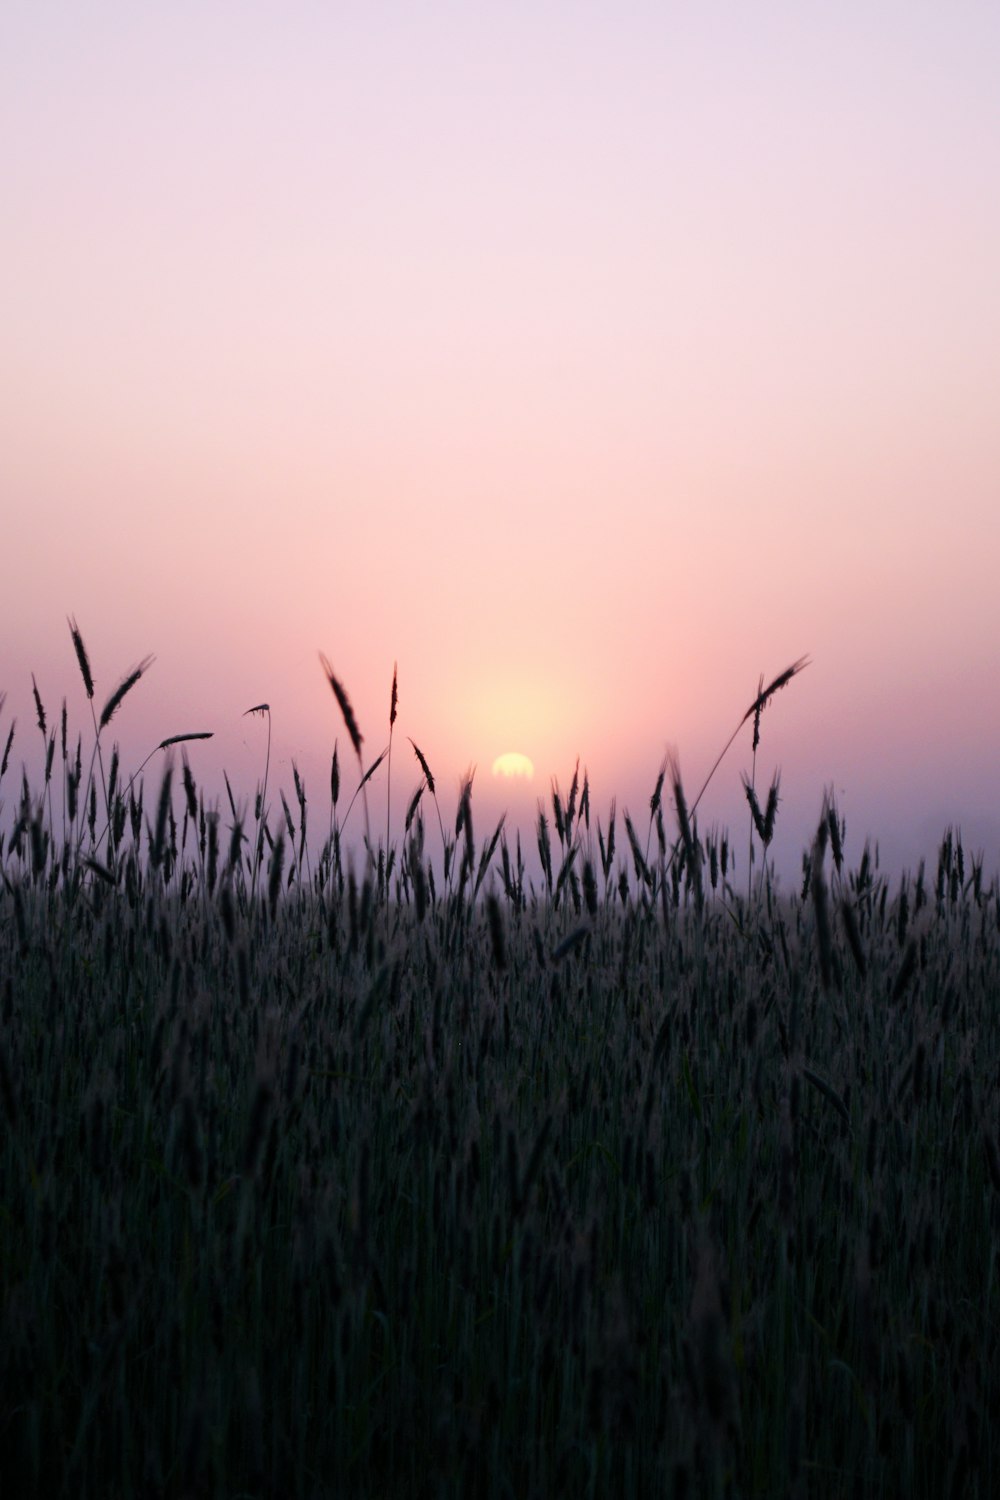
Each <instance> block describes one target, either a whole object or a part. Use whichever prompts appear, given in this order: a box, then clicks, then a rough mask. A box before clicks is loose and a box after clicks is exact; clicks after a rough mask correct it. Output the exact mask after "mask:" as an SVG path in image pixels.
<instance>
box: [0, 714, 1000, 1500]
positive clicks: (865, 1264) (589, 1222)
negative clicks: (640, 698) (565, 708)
mask: <svg viewBox="0 0 1000 1500" xmlns="http://www.w3.org/2000/svg"><path fill="white" fill-rule="evenodd" d="M43 733H44V731H43ZM66 760H67V761H68V763H69V764H70V766H71V767H72V764H73V757H72V753H70V754H69V755H68V756H67V757H66ZM425 769H428V768H426V767H425ZM77 774H78V775H79V770H78V771H77ZM97 780H98V781H99V784H100V787H101V791H100V794H99V796H100V799H101V803H103V798H104V794H105V792H107V791H108V785H107V780H106V779H101V778H100V777H98V778H97ZM181 781H182V784H181V785H179V786H177V787H176V788H174V786H173V784H172V780H171V777H170V775H169V774H168V775H167V776H166V777H165V778H164V781H163V785H162V787H161V790H160V794H159V796H158V797H157V798H156V800H155V805H154V806H152V807H150V808H148V809H147V810H146V811H145V812H142V811H140V810H139V804H138V791H137V788H136V787H134V786H133V787H131V788H129V789H127V790H124V791H123V790H122V789H121V788H120V786H118V787H116V786H112V787H111V788H110V796H109V798H108V811H109V812H110V814H111V819H110V842H108V841H105V842H103V843H102V842H101V840H100V833H101V822H102V819H101V817H100V816H99V813H98V812H97V810H96V808H97V807H98V806H99V805H100V804H99V803H97V801H96V799H89V801H88V799H87V797H86V796H85V789H84V788H81V789H80V792H81V795H80V796H79V798H78V799H77V802H76V804H75V805H74V807H73V808H72V809H69V811H67V810H66V809H65V807H64V810H63V814H62V819H63V831H62V833H61V834H60V833H59V832H58V826H57V819H56V818H55V817H54V816H53V809H52V803H51V801H50V800H49V799H47V797H46V795H45V791H44V790H43V792H42V793H41V794H39V795H37V796H35V795H32V794H31V793H29V792H28V790H27V788H22V795H21V799H20V803H19V805H20V809H21V811H20V815H19V816H18V817H17V819H16V821H15V825H14V828H13V832H12V834H11V835H10V837H8V838H6V839H5V842H4V844H3V847H2V851H0V852H2V861H0V868H2V872H3V882H2V888H0V1018H2V1029H0V1107H2V1113H3V1132H2V1136H0V1273H2V1322H0V1491H2V1493H3V1494H4V1495H11V1496H15V1495H16V1496H26V1495H33V1494H38V1495H46V1496H57V1495H69V1496H74V1497H84V1496H95V1497H98V1496H101V1497H106V1496H127V1495H128V1496H141V1497H147V1496H153V1497H155V1496H160V1495H163V1496H174V1495H177V1496H182V1495H191V1496H206V1497H219V1500H222V1497H233V1500H235V1497H237V1496H270V1495H275V1496H277V1495H283V1496H284V1495H287V1496H303V1497H314V1496H325V1495H338V1496H340V1495H342V1496H352V1497H366V1496H370V1497H373V1500H374V1497H379V1496H404V1495H405V1496H427V1497H432V1496H466V1495H477V1496H478V1495H482V1496H492V1497H497V1500H499V1497H510V1496H517V1497H522V1496H539V1497H544V1496H550V1495H567V1496H587V1495H590V1496H605V1495H616V1494H623V1495H624V1494H630V1495H631V1494H634V1495H651V1496H652V1495H656V1496H671V1495H691V1496H701V1495H706V1496H716V1495H719V1496H721V1495H734V1496H737V1495H739V1496H785V1495H796V1494H800V1495H807V1494H808V1495H818V1496H827V1495H829V1496H840V1495H843V1496H845V1497H853V1496H856V1495H876V1494H877V1495H914V1496H927V1497H935V1500H938V1497H941V1496H947V1495H954V1496H959V1495H963V1496H964V1495H969V1496H978V1497H982V1500H986V1497H988V1496H992V1495H994V1494H996V1493H997V1492H998V1489H1000V1451H998V1442H1000V1440H998V1437H997V1432H998V1430H1000V1429H998V1428H997V1425H996V1421H995V1419H996V1417H997V1415H998V1410H1000V1297H998V1290H997V1248H998V1235H1000V1160H998V1153H997V1133H998V1123H1000V1122H998V1086H1000V999H998V997H1000V897H998V894H997V890H996V889H995V887H993V886H990V887H989V888H987V887H986V885H985V883H984V881H983V878H982V873H981V870H980V868H979V866H978V865H975V864H973V863H972V862H971V861H968V860H967V858H966V855H965V852H964V851H963V849H962V846H961V843H960V841H958V840H955V839H952V838H950V837H949V838H947V839H946V840H945V842H944V844H943V846H942V849H941V853H940V858H939V862H938V866H937V869H936V871H931V872H930V873H929V874H928V875H927V876H926V877H925V875H924V873H923V872H922V871H921V872H920V873H919V875H918V876H917V877H916V878H910V879H908V878H903V879H902V880H901V881H898V882H894V883H893V884H892V886H890V885H889V883H888V882H887V881H886V880H885V878H884V877H883V875H882V874H881V873H880V872H879V870H878V869H877V867H876V863H875V861H874V860H873V859H872V858H871V857H870V856H869V854H868V852H867V851H866V853H865V856H864V858H863V860H862V862H861V865H860V867H858V868H857V869H855V870H853V871H849V870H848V867H847V865H846V863H845V862H844V859H843V850H842V841H841V835H842V828H841V826H840V825H839V823H838V820H837V816H836V812H835V810H834V809H833V808H832V807H825V808H824V812H823V817H822V819H821V820H820V822H819V827H818V833H817V838H816V842H815V844H814V846H813V848H812V849H811V850H810V851H809V852H808V854H807V856H806V858H805V860H804V871H803V875H804V879H803V890H802V892H801V893H796V894H795V895H794V896H788V897H786V898H782V899H779V898H778V896H777V894H776V892H775V890H774V889H773V887H772V883H771V881H770V880H769V879H768V878H767V875H766V873H764V875H763V878H761V879H760V881H759V882H758V881H757V880H755V882H754V885H753V887H752V892H751V896H750V897H749V898H748V895H747V892H746V890H744V889H741V890H740V891H739V892H737V891H735V890H734V889H733V884H732V882H733V880H734V875H733V870H732V867H731V863H730V858H729V851H728V848H727V846H726V845H725V844H720V843H718V842H713V841H712V840H705V839H702V838H700V837H699V836H698V834H697V829H696V828H695V827H693V826H692V823H691V820H690V819H689V818H688V815H687V813H686V811H685V809H684V803H683V792H682V789H681V788H680V783H679V778H677V779H676V780H674V783H673V788H672V789H673V792H674V802H675V807H676V809H677V812H678V816H679V819H680V835H679V837H678V841H677V844H676V845H675V846H673V847H668V844H667V840H666V838H665V837H664V836H662V835H661V834H659V833H657V834H656V836H655V839H654V840H648V839H647V841H646V843H645V847H644V844H643V839H642V837H641V836H640V835H639V834H637V833H636V830H635V828H634V827H633V826H632V824H631V821H630V822H629V824H628V825H627V828H626V830H625V838H624V839H623V841H622V842H623V843H625V847H626V849H627V863H628V873H627V875H624V876H622V874H621V870H623V869H624V868H625V867H624V866H622V865H620V862H619V860H618V857H617V855H616V853H615V849H614V835H613V833H612V828H613V826H614V825H613V823H612V822H610V821H609V823H608V824H606V825H604V826H602V827H600V828H598V826H597V821H596V818H595V819H593V827H592V826H591V821H592V820H591V812H590V807H589V801H586V800H584V798H583V796H582V795H581V794H580V788H579V784H578V783H577V782H576V779H574V788H573V789H572V790H571V792H570V794H569V795H568V796H566V797H565V798H561V797H559V796H558V794H556V796H555V798H554V803H553V809H552V812H553V816H552V826H551V834H550V831H549V825H548V824H547V823H545V824H543V825H541V826H540V828H539V834H540V842H541V845H542V849H541V861H542V866H543V869H544V870H545V874H544V875H543V879H542V887H543V888H542V890H541V892H540V893H539V894H538V895H537V896H536V894H535V893H534V891H533V890H532V889H531V887H530V886H528V885H526V883H525V880H524V873H523V868H522V866H521V864H520V861H519V858H518V850H517V847H516V845H515V847H514V849H513V850H510V849H509V848H508V847H507V845H506V841H505V839H504V836H503V830H502V829H501V830H499V831H498V832H497V833H496V834H495V835H491V836H490V837H489V838H488V839H486V840H485V841H484V842H483V844H482V845H481V846H480V845H478V844H477V842H476V839H475V837H474V835H473V831H472V807H471V792H470V794H469V795H468V796H467V797H464V798H463V801H462V804H460V808H459V818H458V828H457V831H456V837H455V838H454V839H453V840H451V839H449V838H448V837H447V836H446V835H445V832H444V826H443V824H442V825H441V829H440V832H441V838H442V841H443V842H442V844H441V845H438V846H436V854H437V855H438V856H439V857H437V858H436V859H434V858H432V857H431V855H430V854H429V853H428V852H427V851H425V849H424V835H423V824H422V820H421V817H420V809H419V808H417V809H414V812H413V815H412V816H411V818H410V822H409V827H408V830H407V834H406V838H405V841H404V843H403V845H402V847H401V852H400V855H399V857H398V859H396V858H393V857H390V860H389V864H388V870H387V869H386V863H385V861H384V859H382V858H381V857H380V856H379V854H378V852H377V845H376V852H374V853H373V854H372V855H371V857H370V858H369V861H368V865H367V867H366V868H360V869H359V870H358V872H357V876H356V877H355V876H354V875H352V874H351V872H350V870H349V869H348V868H347V866H346V861H345V860H342V858H341V854H340V845H339V841H338V839H337V837H336V827H335V829H334V837H333V838H332V840H330V841H329V842H328V843H327V845H326V848H325V850H324V852H323V854H322V855H321V856H320V857H319V859H318V861H317V866H316V868H314V869H309V867H308V863H307V859H306V855H305V848H306V845H305V840H304V837H301V835H302V833H303V829H302V826H301V823H302V822H304V819H305V804H304V800H303V802H302V803H301V804H300V806H299V808H298V810H297V816H296V817H295V818H293V816H292V811H291V809H290V808H289V807H288V806H287V804H286V805H285V806H284V808H283V811H282V814H281V823H282V828H281V832H280V833H279V832H278V831H277V829H274V830H269V831H268V832H267V834H266V836H265V833H264V831H263V826H262V825H263V823H264V820H265V818H266V812H265V815H264V818H262V817H258V818H257V819H256V820H255V821H252V823H251V836H250V838H249V840H248V839H247V838H246V837H245V836H244V835H243V834H242V829H241V826H240V820H239V818H238V817H237V816H236V810H235V807H234V808H233V810H232V811H233V821H232V824H231V825H229V826H228V828H227V827H225V826H224V827H222V828H220V826H219V818H218V815H217V814H216V813H206V811H205V808H204V804H203V803H202V801H201V798H200V797H199V796H198V794H197V790H196V787H195V785H194V781H193V778H192V776H191V773H190V772H189V771H188V770H187V769H186V767H185V772H184V775H183V778H181ZM429 790H430V791H431V792H433V782H431V783H430V787H429ZM661 790H662V778H661V781H660V783H659V785H658V788H657V791H656V793H655V795H654V801H655V803H656V806H655V807H654V808H653V809H652V813H651V818H650V831H651V832H652V831H653V830H655V829H656V828H657V825H658V824H659V827H660V828H661V829H662V808H661V806H660V792H661ZM175 791H176V797H175V795H174V793H175ZM175 801H176V804H177V805H176V807H175ZM463 805H464V816H463V810H462V809H463ZM92 808H93V809H94V811H93V814H92V815H91V809H92ZM758 811H759V810H758ZM70 812H71V813H72V816H70ZM88 818H90V830H89V837H88V836H87V833H86V828H87V820H88ZM300 820H301V821H300ZM761 823H762V825H766V813H764V814H761ZM771 825H772V830H773V813H772V816H771ZM761 831H762V830H761V829H760V828H758V832H761ZM618 832H619V834H621V833H622V829H621V828H619V829H618ZM297 840H298V842H297ZM650 841H652V842H654V846H655V848H656V850H657V853H656V854H655V855H654V856H652V857H651V856H650V855H649V852H648V850H649V843H650ZM574 850H575V851H576V852H575V853H574V852H573V851H574ZM88 851H89V852H88ZM445 865H447V870H446V869H445ZM435 870H436V882H435ZM258 877H259V878H258ZM477 887H478V893H477Z"/></svg>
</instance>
